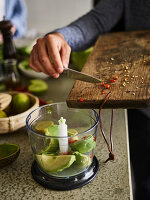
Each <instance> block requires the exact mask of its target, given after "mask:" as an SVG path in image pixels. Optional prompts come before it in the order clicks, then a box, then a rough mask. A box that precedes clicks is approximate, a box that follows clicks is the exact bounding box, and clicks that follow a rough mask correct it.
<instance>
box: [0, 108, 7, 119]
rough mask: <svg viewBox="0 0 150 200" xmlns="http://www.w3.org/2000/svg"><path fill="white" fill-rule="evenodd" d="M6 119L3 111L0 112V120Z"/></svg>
mask: <svg viewBox="0 0 150 200" xmlns="http://www.w3.org/2000/svg"><path fill="white" fill-rule="evenodd" d="M5 117H7V115H6V113H5V112H4V111H3V110H0V118H5Z"/></svg>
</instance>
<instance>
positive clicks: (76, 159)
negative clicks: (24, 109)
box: [26, 102, 98, 177]
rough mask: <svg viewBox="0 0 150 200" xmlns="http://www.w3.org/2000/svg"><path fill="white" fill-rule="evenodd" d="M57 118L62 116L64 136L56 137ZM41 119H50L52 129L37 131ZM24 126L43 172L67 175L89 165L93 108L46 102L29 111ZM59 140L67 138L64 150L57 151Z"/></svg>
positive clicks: (93, 134) (95, 119)
mask: <svg viewBox="0 0 150 200" xmlns="http://www.w3.org/2000/svg"><path fill="white" fill-rule="evenodd" d="M61 117H63V118H64V119H66V124H67V126H68V136H67V137H58V131H57V125H58V120H59V119H60V118H61ZM41 121H46V122H47V121H52V122H53V125H52V126H53V127H54V129H53V128H52V126H50V127H51V128H45V129H42V128H41V129H42V130H41V129H40V128H39V127H40V126H39V124H40V123H41ZM44 123H45V122H44ZM37 124H38V125H37ZM26 126H27V129H28V135H29V140H30V144H31V148H32V151H33V154H34V156H35V160H36V161H37V164H38V166H39V168H40V169H41V170H42V171H43V172H44V173H46V174H49V175H51V176H55V177H71V176H75V175H78V174H80V173H82V172H84V171H86V170H87V169H88V168H89V166H90V165H91V163H92V161H93V156H94V148H95V146H96V132H97V126H98V114H97V112H96V111H95V110H87V109H73V108H68V107H67V105H66V103H64V102H63V103H55V104H49V105H45V106H42V107H39V108H38V109H36V110H34V111H33V112H31V113H30V114H29V115H28V117H27V119H26ZM37 127H38V128H37ZM60 139H65V140H67V142H68V146H69V149H68V153H60V148H59V140H60Z"/></svg>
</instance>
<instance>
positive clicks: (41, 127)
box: [35, 121, 54, 133]
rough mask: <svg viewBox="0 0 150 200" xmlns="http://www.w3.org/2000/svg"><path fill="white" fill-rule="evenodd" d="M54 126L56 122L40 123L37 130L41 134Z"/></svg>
mask: <svg viewBox="0 0 150 200" xmlns="http://www.w3.org/2000/svg"><path fill="white" fill-rule="evenodd" d="M52 125H54V122H52V121H40V122H37V124H36V125H35V129H36V130H37V131H38V132H40V133H45V132H46V129H47V128H48V127H49V126H52Z"/></svg>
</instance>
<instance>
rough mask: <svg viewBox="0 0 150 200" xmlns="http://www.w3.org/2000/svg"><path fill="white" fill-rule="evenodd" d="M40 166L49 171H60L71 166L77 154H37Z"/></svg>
mask: <svg viewBox="0 0 150 200" xmlns="http://www.w3.org/2000/svg"><path fill="white" fill-rule="evenodd" d="M36 158H37V161H38V164H39V166H40V167H41V168H42V169H43V170H44V171H47V172H60V171H63V170H64V169H66V168H68V167H70V166H71V165H72V164H73V162H74V161H75V160H76V158H75V155H61V156H50V155H36Z"/></svg>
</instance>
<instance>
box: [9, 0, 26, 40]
mask: <svg viewBox="0 0 150 200" xmlns="http://www.w3.org/2000/svg"><path fill="white" fill-rule="evenodd" d="M6 19H8V20H10V21H11V23H12V25H13V29H12V31H13V32H14V36H15V37H22V36H24V34H25V31H26V20H27V8H26V4H25V1H24V0H6Z"/></svg>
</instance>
